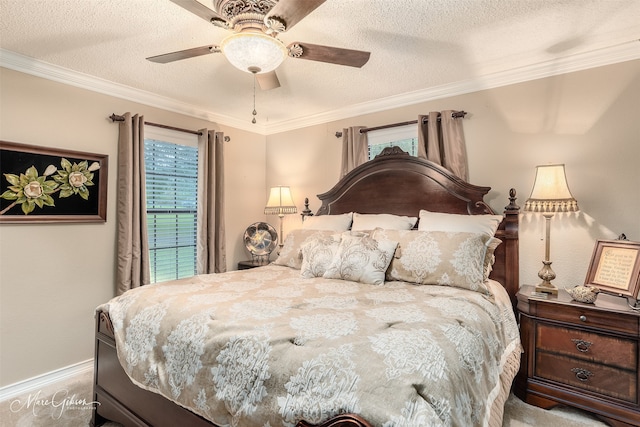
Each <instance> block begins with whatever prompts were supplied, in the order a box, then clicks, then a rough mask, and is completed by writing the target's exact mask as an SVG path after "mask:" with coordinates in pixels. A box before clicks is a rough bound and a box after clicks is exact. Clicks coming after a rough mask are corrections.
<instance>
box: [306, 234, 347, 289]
mask: <svg viewBox="0 0 640 427" xmlns="http://www.w3.org/2000/svg"><path fill="white" fill-rule="evenodd" d="M341 239H342V237H341V236H340V234H331V235H326V234H321V233H318V234H314V235H313V236H311V237H308V238H307V239H306V240H305V241H304V243H303V244H302V248H301V250H302V266H301V267H300V274H301V275H302V277H306V278H307V279H310V278H312V277H322V275H323V274H324V272H325V271H327V268H329V266H330V265H331V262H332V260H333V258H334V256H335V255H336V252H338V247H339V246H340V240H341Z"/></svg>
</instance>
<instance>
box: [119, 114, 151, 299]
mask: <svg viewBox="0 0 640 427" xmlns="http://www.w3.org/2000/svg"><path fill="white" fill-rule="evenodd" d="M119 132H120V133H119V137H118V193H117V194H118V196H117V197H118V200H117V221H118V224H117V237H118V239H117V242H118V243H117V244H118V246H117V272H116V292H117V294H118V295H120V294H122V293H123V292H125V291H127V290H129V289H132V288H136V287H139V286H143V285H148V284H149V283H150V273H149V240H148V238H147V201H146V193H145V171H144V118H143V117H142V116H138V115H137V114H136V115H135V116H133V117H132V116H131V113H125V114H124V121H123V122H120V124H119Z"/></svg>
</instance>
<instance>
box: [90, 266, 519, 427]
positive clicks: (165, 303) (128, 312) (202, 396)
mask: <svg viewBox="0 0 640 427" xmlns="http://www.w3.org/2000/svg"><path fill="white" fill-rule="evenodd" d="M492 290H493V291H494V293H495V292H500V291H502V292H504V290H503V289H502V288H501V287H500V286H499V285H498V284H496V283H494V284H493V285H492ZM501 297H502V299H504V298H506V292H505V293H504V295H501ZM499 299H500V298H491V297H486V296H483V295H482V294H480V293H478V292H471V291H466V290H460V289H455V288H449V287H441V286H416V285H411V284H406V283H403V282H387V283H385V284H384V285H382V286H373V285H365V284H361V283H355V282H349V281H344V280H330V279H323V278H315V279H304V278H302V277H300V271H299V270H295V269H291V268H289V267H283V266H276V265H269V266H266V267H261V268H257V269H252V270H242V271H233V272H228V273H224V274H212V275H203V276H197V277H194V278H190V279H185V280H179V281H175V282H169V283H165V284H156V285H151V286H145V287H141V288H137V289H134V290H131V291H129V292H127V293H125V294H124V295H122V296H120V297H117V298H114V299H113V300H111V301H110V302H108V303H106V304H104V305H103V306H101V307H99V308H100V309H104V310H106V311H108V312H109V315H110V317H111V320H112V323H113V326H114V331H115V337H116V344H117V349H118V357H119V359H120V363H121V364H122V366H123V367H124V369H125V371H126V372H127V374H128V375H129V376H130V377H131V379H132V380H133V381H134V382H135V383H136V384H137V385H139V386H141V387H143V388H146V389H148V390H152V391H154V392H157V393H160V394H162V395H164V396H165V397H167V398H168V399H170V400H172V401H174V402H177V403H178V404H180V405H182V406H184V407H187V408H189V409H190V410H192V411H193V412H195V413H198V414H200V415H202V416H203V417H205V418H207V419H209V420H211V421H212V422H214V423H216V424H218V425H220V426H227V425H229V426H242V427H253V426H256V427H276V426H292V425H295V423H296V422H297V421H298V420H300V419H305V420H307V421H308V422H313V423H318V422H321V421H324V420H326V419H327V418H330V417H332V416H335V415H337V414H340V413H357V414H359V415H361V416H363V417H364V418H365V419H367V420H369V421H370V422H371V423H372V424H373V425H375V426H384V427H391V426H407V427H409V426H410V427H418V426H439V425H443V426H471V425H475V426H478V425H489V423H490V420H489V418H490V412H491V406H492V404H493V403H494V400H495V399H496V397H497V395H498V394H499V393H500V391H499V390H500V379H499V375H500V373H501V371H502V370H503V367H504V365H505V363H507V359H508V358H509V357H514V355H517V357H519V348H520V345H519V335H518V328H517V325H516V321H515V318H514V315H513V312H512V310H511V307H510V305H509V303H508V299H507V300H506V301H504V302H502V303H501V304H497V303H496V302H495V300H499ZM518 360H519V359H518ZM514 373H515V372H514ZM512 379H513V376H512V375H511V374H510V377H509V378H507V383H508V384H510V383H511V380H512ZM507 389H508V385H507ZM500 416H501V414H500ZM498 423H500V420H498ZM491 424H495V420H493V421H491ZM498 425H499V424H498Z"/></svg>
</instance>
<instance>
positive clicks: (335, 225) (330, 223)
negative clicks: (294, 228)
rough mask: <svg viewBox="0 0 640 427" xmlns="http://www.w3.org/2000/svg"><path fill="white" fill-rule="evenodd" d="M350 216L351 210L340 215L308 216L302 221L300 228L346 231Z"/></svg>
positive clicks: (351, 214)
mask: <svg viewBox="0 0 640 427" xmlns="http://www.w3.org/2000/svg"><path fill="white" fill-rule="evenodd" d="M352 217H353V213H352V212H349V213H346V214H340V215H318V216H308V217H306V218H305V220H304V221H303V222H302V228H303V229H304V230H332V231H347V230H348V229H349V227H351V219H352Z"/></svg>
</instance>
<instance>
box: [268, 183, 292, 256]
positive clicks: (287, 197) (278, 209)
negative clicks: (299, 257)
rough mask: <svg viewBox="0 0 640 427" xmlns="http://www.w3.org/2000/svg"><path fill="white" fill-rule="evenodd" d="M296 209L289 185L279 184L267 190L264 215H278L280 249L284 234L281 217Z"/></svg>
mask: <svg viewBox="0 0 640 427" xmlns="http://www.w3.org/2000/svg"><path fill="white" fill-rule="evenodd" d="M297 211H298V209H297V208H296V205H295V204H294V203H293V198H292V197H291V190H290V189H289V187H286V186H283V185H279V186H277V187H271V191H270V192H269V200H268V201H267V206H265V208H264V213H265V215H278V216H279V217H280V235H279V236H278V244H279V246H280V249H282V245H283V244H284V234H283V233H282V219H283V218H284V216H285V215H286V214H293V213H296V212H297Z"/></svg>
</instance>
